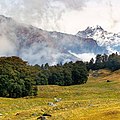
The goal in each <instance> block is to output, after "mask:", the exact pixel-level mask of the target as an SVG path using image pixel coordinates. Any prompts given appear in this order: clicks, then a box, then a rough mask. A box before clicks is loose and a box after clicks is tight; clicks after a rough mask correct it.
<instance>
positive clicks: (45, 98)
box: [0, 70, 120, 120]
mask: <svg viewBox="0 0 120 120" xmlns="http://www.w3.org/2000/svg"><path fill="white" fill-rule="evenodd" d="M55 98H57V99H58V98H61V101H59V102H56V101H55ZM48 103H53V105H49V104H48ZM43 113H47V114H50V115H51V117H47V120H120V70H119V71H116V72H110V71H108V70H99V71H94V72H93V71H91V72H90V75H89V79H88V81H87V83H86V84H82V85H74V86H54V85H53V86H50V85H48V86H38V96H36V97H25V98H16V99H12V98H0V120H37V118H38V117H39V116H40V115H42V114H43Z"/></svg>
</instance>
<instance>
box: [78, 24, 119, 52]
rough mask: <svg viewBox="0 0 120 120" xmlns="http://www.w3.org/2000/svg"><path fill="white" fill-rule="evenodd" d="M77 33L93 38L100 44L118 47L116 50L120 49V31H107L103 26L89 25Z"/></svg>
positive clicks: (80, 35)
mask: <svg viewBox="0 0 120 120" xmlns="http://www.w3.org/2000/svg"><path fill="white" fill-rule="evenodd" d="M76 35H77V36H79V37H82V38H92V39H94V40H95V41H96V42H97V43H98V45H99V46H104V47H106V48H108V47H109V48H111V49H116V48H117V49H116V51H120V33H112V32H107V31H106V30H104V29H103V28H102V27H101V26H98V25H97V26H96V27H87V29H85V30H84V31H79V32H78V33H77V34H76ZM113 46H114V47H113Z"/></svg>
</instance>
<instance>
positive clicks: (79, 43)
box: [0, 15, 107, 64]
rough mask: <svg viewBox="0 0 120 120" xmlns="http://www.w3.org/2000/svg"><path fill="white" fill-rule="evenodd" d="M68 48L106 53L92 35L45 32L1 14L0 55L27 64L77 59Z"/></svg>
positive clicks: (72, 50) (85, 51)
mask: <svg viewBox="0 0 120 120" xmlns="http://www.w3.org/2000/svg"><path fill="white" fill-rule="evenodd" d="M69 51H71V52H72V53H75V54H82V53H95V54H97V53H104V52H107V50H106V49H105V48H104V47H101V46H98V44H97V42H96V41H95V40H93V38H83V37H81V36H76V35H70V34H64V33H60V32H55V31H54V32H48V31H45V30H42V29H39V28H36V27H33V26H29V25H25V24H20V23H17V22H16V21H14V20H13V19H12V18H8V17H5V16H2V15H1V16H0V56H10V55H17V56H20V57H22V58H23V59H25V60H27V61H28V62H29V63H30V64H45V63H49V64H57V63H59V62H67V61H76V60H80V58H78V57H76V56H74V54H70V52H69Z"/></svg>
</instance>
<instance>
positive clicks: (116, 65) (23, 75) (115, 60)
mask: <svg viewBox="0 0 120 120" xmlns="http://www.w3.org/2000/svg"><path fill="white" fill-rule="evenodd" d="M99 69H109V70H111V71H115V70H118V69H120V55H118V54H117V53H113V54H111V55H106V54H104V55H100V54H99V55H97V56H96V59H95V60H94V59H93V58H92V59H91V60H90V62H82V61H77V62H75V63H73V62H69V63H65V64H57V65H55V66H49V64H48V63H46V64H45V65H41V66H40V65H37V64H36V65H34V66H32V65H29V64H28V62H26V61H23V60H22V59H21V58H19V57H16V56H12V57H0V97H11V98H19V97H25V96H36V95H37V85H60V86H69V85H77V84H84V83H86V82H87V80H88V73H89V70H99Z"/></svg>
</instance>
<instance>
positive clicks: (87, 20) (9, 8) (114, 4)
mask: <svg viewBox="0 0 120 120" xmlns="http://www.w3.org/2000/svg"><path fill="white" fill-rule="evenodd" d="M0 14H2V15H6V16H11V17H13V18H14V19H15V20H16V21H18V22H23V23H26V24H31V25H33V26H36V27H39V28H42V29H45V30H52V31H61V32H66V33H72V34H76V33H77V32H78V31H79V30H83V29H85V28H86V27H87V26H95V25H101V26H102V27H103V28H104V29H106V30H108V31H114V32H120V0H0Z"/></svg>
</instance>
